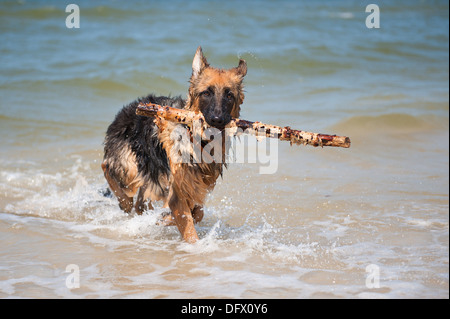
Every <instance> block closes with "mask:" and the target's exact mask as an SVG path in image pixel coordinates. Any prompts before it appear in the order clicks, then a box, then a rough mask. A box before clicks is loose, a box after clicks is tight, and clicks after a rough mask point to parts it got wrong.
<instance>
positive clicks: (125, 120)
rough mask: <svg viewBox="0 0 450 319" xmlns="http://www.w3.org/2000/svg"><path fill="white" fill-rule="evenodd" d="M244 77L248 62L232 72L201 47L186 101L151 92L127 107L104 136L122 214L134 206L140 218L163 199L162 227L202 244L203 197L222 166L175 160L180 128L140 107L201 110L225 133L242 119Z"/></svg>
mask: <svg viewBox="0 0 450 319" xmlns="http://www.w3.org/2000/svg"><path fill="white" fill-rule="evenodd" d="M246 73H247V64H246V62H245V61H244V60H240V61H239V65H238V66H237V67H235V68H232V69H228V70H223V69H217V68H214V67H211V66H210V65H209V64H208V62H207V60H206V58H205V57H204V55H203V52H202V49H201V47H199V48H198V49H197V52H196V53H195V56H194V60H193V62H192V75H191V78H190V86H189V90H188V97H187V99H186V100H183V99H182V98H181V97H165V96H155V95H153V94H150V95H148V96H146V97H143V98H140V99H137V100H136V101H134V102H132V103H130V104H129V105H127V106H125V107H123V109H122V110H121V111H120V112H119V113H118V114H117V115H116V117H115V119H114V121H113V122H112V123H111V125H110V126H109V127H108V130H107V132H106V138H105V142H104V145H105V149H104V158H103V162H102V169H103V172H104V175H105V178H106V180H107V181H108V184H109V187H110V189H111V190H112V192H113V193H114V194H115V195H116V197H117V199H118V201H119V206H120V208H121V209H122V210H124V211H125V212H127V213H130V212H131V211H132V209H133V208H134V209H135V211H136V213H137V214H142V212H143V211H144V210H146V209H153V207H152V204H151V202H152V201H157V200H163V201H164V207H169V208H170V210H171V213H170V214H168V215H166V216H165V217H164V218H163V219H162V220H161V223H162V224H164V225H176V226H177V227H178V229H179V231H180V233H181V235H182V237H183V239H184V240H186V241H187V242H190V243H193V242H195V241H197V240H198V235H197V232H196V230H195V227H194V223H198V222H200V221H201V220H202V218H203V203H204V200H205V197H206V195H207V193H208V192H209V191H211V190H212V189H213V188H214V186H215V183H216V180H217V178H218V177H219V175H221V174H222V171H223V166H224V163H223V161H222V162H220V163H219V162H212V163H211V162H208V163H206V162H204V161H201V162H199V163H192V162H189V163H180V162H179V161H175V160H174V156H175V154H174V153H175V147H174V143H175V142H176V141H174V139H173V138H171V137H173V135H171V133H172V132H173V131H174V130H176V129H178V128H179V126H180V125H181V124H175V123H172V122H168V121H165V120H164V119H161V118H153V117H145V116H139V115H136V108H137V105H138V104H139V103H141V102H144V103H155V104H159V105H163V106H171V107H176V108H185V109H188V110H192V111H200V112H202V114H203V116H204V118H205V120H206V122H207V124H208V125H209V126H211V127H214V128H217V129H223V128H224V127H225V125H226V124H227V123H228V122H229V121H230V120H231V119H232V118H238V117H239V113H240V105H241V104H242V102H243V101H244V93H243V84H242V81H243V78H244V76H245V75H246ZM155 122H156V123H155ZM136 194H137V197H136V202H135V203H134V197H135V195H136Z"/></svg>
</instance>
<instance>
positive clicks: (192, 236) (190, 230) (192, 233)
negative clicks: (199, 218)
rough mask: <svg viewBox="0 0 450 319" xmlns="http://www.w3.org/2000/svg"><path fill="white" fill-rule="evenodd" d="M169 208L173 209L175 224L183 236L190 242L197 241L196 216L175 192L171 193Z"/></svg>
mask: <svg viewBox="0 0 450 319" xmlns="http://www.w3.org/2000/svg"><path fill="white" fill-rule="evenodd" d="M169 197H170V199H169V208H170V209H171V211H172V214H173V218H174V219H175V224H176V225H177V227H178V230H179V231H180V234H181V236H182V237H183V239H184V240H185V241H187V242H188V243H191V244H193V243H195V242H196V241H197V240H198V239H199V238H198V235H197V231H196V230H195V227H194V218H193V217H192V213H191V210H190V209H189V207H188V205H186V204H184V203H183V202H182V201H180V200H179V198H178V196H177V194H176V193H175V192H173V190H172V192H171V194H170V195H169Z"/></svg>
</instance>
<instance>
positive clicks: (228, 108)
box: [187, 47, 247, 129]
mask: <svg viewBox="0 0 450 319" xmlns="http://www.w3.org/2000/svg"><path fill="white" fill-rule="evenodd" d="M246 74H247V63H246V62H245V61H244V60H240V61H239V65H238V66H237V67H235V68H232V69H229V70H222V69H216V68H213V67H211V66H209V64H208V62H207V61H206V58H205V57H204V55H203V52H202V48H201V47H198V49H197V52H196V53H195V56H194V61H193V62H192V76H191V80H190V83H191V85H190V87H189V97H188V103H187V107H188V108H189V109H191V110H193V111H200V112H202V113H203V116H204V118H205V120H206V122H207V123H208V124H209V125H210V126H213V127H216V128H219V129H223V128H224V127H225V125H227V124H228V123H229V122H230V120H231V118H232V117H234V118H238V117H239V113H240V109H241V108H240V105H241V104H242V102H243V101H244V93H243V85H242V80H243V78H244V76H245V75H246Z"/></svg>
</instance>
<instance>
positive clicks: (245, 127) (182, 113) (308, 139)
mask: <svg viewBox="0 0 450 319" xmlns="http://www.w3.org/2000/svg"><path fill="white" fill-rule="evenodd" d="M136 114H137V115H142V116H150V117H154V116H158V117H161V118H163V119H165V120H167V121H171V122H176V123H180V124H186V125H188V126H191V125H192V124H193V123H194V122H195V121H200V122H202V123H206V122H205V120H204V118H203V115H202V114H201V113H196V112H192V111H189V110H184V109H177V108H174V107H170V106H161V105H157V104H152V103H149V104H144V103H140V104H139V105H138V107H137V109H136ZM225 128H226V129H241V130H242V131H244V132H246V133H250V134H252V135H255V136H265V137H272V138H278V139H280V140H281V141H289V142H290V143H291V145H292V144H298V145H312V146H315V147H316V146H322V147H323V146H335V147H344V148H348V147H350V144H351V142H350V138H348V137H346V136H336V135H329V134H321V133H312V132H305V131H301V130H293V129H291V128H290V127H289V126H285V127H280V126H276V125H270V124H264V123H260V122H251V121H246V120H241V119H232V120H231V121H230V123H228V124H227V125H226V126H225Z"/></svg>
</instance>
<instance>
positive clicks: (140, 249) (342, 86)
mask: <svg viewBox="0 0 450 319" xmlns="http://www.w3.org/2000/svg"><path fill="white" fill-rule="evenodd" d="M77 4H78V5H79V7H80V16H81V20H80V28H79V29H67V28H66V26H65V19H66V17H67V15H68V13H66V12H65V5H64V4H62V3H60V2H57V1H54V2H52V1H33V2H26V1H20V2H13V1H9V2H2V3H1V4H0V43H1V44H0V52H1V55H0V62H1V63H0V69H1V72H0V94H1V99H0V133H1V136H2V139H1V142H0V143H1V144H0V145H1V148H0V168H1V171H0V243H1V244H0V245H1V246H0V297H2V298H8V297H12V298H22V297H26V298H52V297H56V298H61V297H73V298H133V297H137V298H206V297H212V298H222V297H225V298H448V296H449V294H448V288H449V287H448V282H449V278H448V274H449V266H448V251H449V244H448V242H449V240H448V238H449V237H448V236H449V233H448V216H449V214H448V212H449V210H448V189H449V169H448V158H449V147H448V144H449V126H448V119H449V91H448V85H449V76H448V74H449V67H448V58H449V50H448V43H449V42H448V3H447V2H444V1H433V2H426V1H425V2H419V1H417V2H413V1H399V2H396V4H395V5H393V4H391V3H386V2H379V6H380V11H381V15H380V18H381V28H380V29H367V28H366V26H365V18H366V17H367V15H368V14H367V13H365V7H364V6H362V5H361V4H360V3H359V2H357V1H314V2H297V1H295V2H294V1H292V2H291V1H285V2H281V3H278V2H277V3H275V2H269V1H263V2H258V3H256V2H251V1H250V2H244V3H242V2H237V1H236V2H234V1H228V2H223V1H217V2H208V3H207V4H206V5H205V4H204V3H203V2H199V1H189V2H181V1H180V2H174V1H171V2H168V3H159V2H158V3H146V2H144V3H141V2H136V3H133V4H130V3H129V2H127V3H126V4H125V3H120V2H109V1H100V2H96V3H95V4H93V3H91V2H84V1H79V2H77ZM198 45H202V47H203V50H204V53H205V55H206V56H207V57H208V60H209V62H210V63H211V64H212V65H214V66H218V67H224V68H229V67H234V66H236V65H237V63H238V59H239V58H244V59H245V60H246V61H247V63H248V75H247V76H246V79H245V85H246V87H245V91H246V99H245V102H244V104H243V106H242V113H241V116H242V118H245V119H249V120H259V121H262V122H267V123H271V124H277V125H290V126H291V127H293V128H299V129H303V130H309V131H315V132H323V133H333V134H338V135H346V136H350V137H351V140H352V146H351V148H350V149H335V148H313V147H309V146H301V147H297V146H292V147H291V146H289V144H286V143H279V144H277V146H278V148H277V151H278V153H277V156H276V158H275V159H276V160H274V162H273V163H272V164H274V165H276V168H277V169H276V172H275V173H274V174H260V168H261V167H262V166H265V165H267V163H262V164H259V163H258V162H257V163H241V164H231V165H230V166H229V168H228V170H227V171H226V172H225V173H224V177H223V179H221V180H219V181H218V184H217V186H216V189H215V190H214V192H213V193H211V194H210V195H209V197H208V199H207V203H206V209H205V218H204V220H203V221H202V223H201V224H200V225H198V226H197V230H198V232H199V235H200V238H201V239H200V241H199V242H198V243H196V244H195V245H189V244H186V243H184V242H182V241H181V239H180V236H179V234H178V231H177V230H176V229H175V228H173V227H169V228H165V227H162V226H157V225H156V221H157V219H158V216H159V215H160V213H162V212H163V211H164V209H163V208H161V205H159V206H157V207H156V209H155V211H148V212H146V213H145V214H144V215H142V216H137V215H131V216H127V215H125V214H124V213H123V212H121V211H120V209H119V208H118V205H117V200H116V199H114V198H109V197H106V196H104V191H105V189H106V183H105V181H104V178H103V175H102V172H101V169H100V162H101V160H102V156H103V149H102V142H103V138H104V133H105V131H106V128H107V126H108V124H109V123H110V122H111V121H112V119H113V118H114V115H115V114H116V113H117V111H118V110H119V109H120V108H121V106H122V105H125V104H127V103H129V102H130V101H132V100H134V99H135V98H136V97H138V96H143V95H145V94H147V93H150V92H155V93H159V94H172V95H178V94H181V95H182V96H186V92H187V85H188V83H187V80H188V78H189V76H190V73H191V67H190V65H191V63H192V57H193V54H194V52H195V49H196V48H197V46H198ZM255 145H260V144H256V143H255ZM250 149H251V148H250ZM68 265H76V267H78V269H79V279H80V287H79V288H72V289H70V288H71V286H70V284H67V282H66V280H67V279H68V278H69V276H70V275H71V273H70V272H66V267H67V266H68ZM367 267H369V268H367ZM371 267H375V269H378V272H379V276H378V279H379V287H378V288H377V287H373V285H371V281H370V279H372V278H373V277H372V275H374V273H373V272H372V271H371V269H374V268H371Z"/></svg>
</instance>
